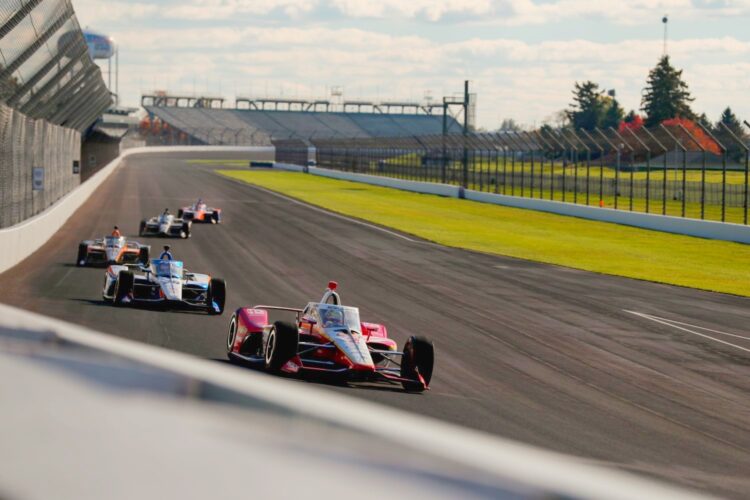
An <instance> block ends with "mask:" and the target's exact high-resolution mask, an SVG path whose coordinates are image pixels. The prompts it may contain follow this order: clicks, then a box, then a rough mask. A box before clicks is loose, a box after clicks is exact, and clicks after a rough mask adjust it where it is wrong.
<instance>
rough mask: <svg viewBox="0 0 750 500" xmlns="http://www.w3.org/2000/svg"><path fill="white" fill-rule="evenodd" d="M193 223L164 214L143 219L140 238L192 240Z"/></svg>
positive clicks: (139, 231) (139, 230) (139, 232)
mask: <svg viewBox="0 0 750 500" xmlns="http://www.w3.org/2000/svg"><path fill="white" fill-rule="evenodd" d="M192 224H193V223H192V221H189V220H185V219H179V218H177V217H175V216H174V215H172V214H162V215H159V216H157V217H151V218H150V219H143V220H142V221H141V225H140V227H139V229H138V234H139V235H140V236H166V237H170V238H183V239H184V238H190V228H191V226H192Z"/></svg>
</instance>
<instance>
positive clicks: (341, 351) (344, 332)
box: [226, 281, 435, 392]
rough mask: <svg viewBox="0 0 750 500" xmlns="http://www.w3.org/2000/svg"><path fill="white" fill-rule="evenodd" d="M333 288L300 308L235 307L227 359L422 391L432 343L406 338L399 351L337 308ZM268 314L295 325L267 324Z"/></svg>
mask: <svg viewBox="0 0 750 500" xmlns="http://www.w3.org/2000/svg"><path fill="white" fill-rule="evenodd" d="M336 288H337V284H336V282H334V281H332V282H330V283H328V289H327V290H326V291H325V293H324V295H323V298H322V299H321V301H320V302H310V303H308V304H307V306H305V307H304V308H303V309H295V308H290V307H277V306H262V305H260V306H254V307H242V308H239V309H237V311H235V313H234V314H233V315H232V319H231V321H230V322H229V335H228V337H227V346H226V347H227V356H228V357H229V360H230V361H233V362H237V363H243V364H247V365H250V366H255V367H258V368H262V369H265V370H266V371H269V372H275V373H282V374H290V375H295V374H299V375H304V374H306V373H307V374H319V375H327V376H334V377H337V378H340V380H343V381H346V382H387V383H392V384H401V385H402V387H403V388H404V389H405V390H406V391H409V392H422V391H424V390H426V389H428V388H429V384H430V379H431V378H432V369H433V364H434V359H435V354H434V347H433V344H432V342H430V341H429V340H427V339H426V338H424V337H417V336H412V337H410V338H409V340H407V341H406V344H405V345H404V349H403V351H399V350H398V346H397V344H396V342H395V341H394V340H392V339H390V338H388V333H387V330H386V328H385V326H384V325H380V324H375V323H365V322H361V321H360V319H359V309H357V308H356V307H349V306H344V305H342V304H341V298H340V297H339V294H338V293H337V292H336ZM269 311H287V313H288V314H291V313H293V314H295V315H296V321H295V322H294V323H291V322H284V321H275V322H274V323H273V324H268V313H269Z"/></svg>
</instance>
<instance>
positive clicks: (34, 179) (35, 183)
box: [31, 167, 44, 191]
mask: <svg viewBox="0 0 750 500" xmlns="http://www.w3.org/2000/svg"><path fill="white" fill-rule="evenodd" d="M31 189H32V190H34V191H44V167H34V168H33V170H32V173H31Z"/></svg>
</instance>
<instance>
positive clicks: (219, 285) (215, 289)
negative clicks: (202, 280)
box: [207, 278, 227, 314]
mask: <svg viewBox="0 0 750 500" xmlns="http://www.w3.org/2000/svg"><path fill="white" fill-rule="evenodd" d="M207 301H208V314H221V313H223V312H224V304H225V303H226V301H227V284H226V282H225V281H224V280H222V279H219V278H212V279H211V281H210V282H209V283H208V298H207ZM214 302H216V305H217V306H219V311H218V312H217V311H216V309H214Z"/></svg>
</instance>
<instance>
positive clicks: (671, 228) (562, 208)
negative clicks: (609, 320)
mask: <svg viewBox="0 0 750 500" xmlns="http://www.w3.org/2000/svg"><path fill="white" fill-rule="evenodd" d="M277 167H278V168H282V169H285V170H294V171H298V172H299V171H302V170H303V167H299V166H297V165H278V164H277ZM308 170H309V173H311V174H313V175H320V176H323V177H331V178H334V179H341V180H348V181H354V182H363V183H366V184H372V185H376V186H384V187H390V188H395V189H402V190H405V191H412V192H417V193H427V194H437V195H440V196H448V197H452V198H465V199H467V200H471V201H478V202H482V203H492V204H495V205H503V206H507V207H514V208H524V209H528V210H538V211H541V212H549V213H554V214H559V215H567V216H570V217H580V218H582V219H590V220H596V221H601V222H611V223H615V224H622V225H625V226H634V227H640V228H643V229H652V230H654V231H662V232H666V233H674V234H682V235H687V236H697V237H700V238H709V239H715V240H724V241H734V242H738V243H750V227H748V226H743V225H740V224H730V223H725V222H714V221H705V220H697V219H684V218H681V217H671V216H664V215H657V214H645V213H640V212H627V211H625V210H614V209H611V208H599V207H594V206H587V205H576V204H573V203H563V202H559V201H551V200H540V199H533V198H521V197H518V196H507V195H502V194H494V193H485V192H481V191H473V190H470V189H466V190H462V189H461V188H459V187H456V186H449V185H445V184H435V183H431V182H419V181H407V180H401V179H393V178H390V177H379V176H376V175H368V174H356V173H351V172H341V171H338V170H330V169H325V168H319V167H310V168H309V169H308Z"/></svg>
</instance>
